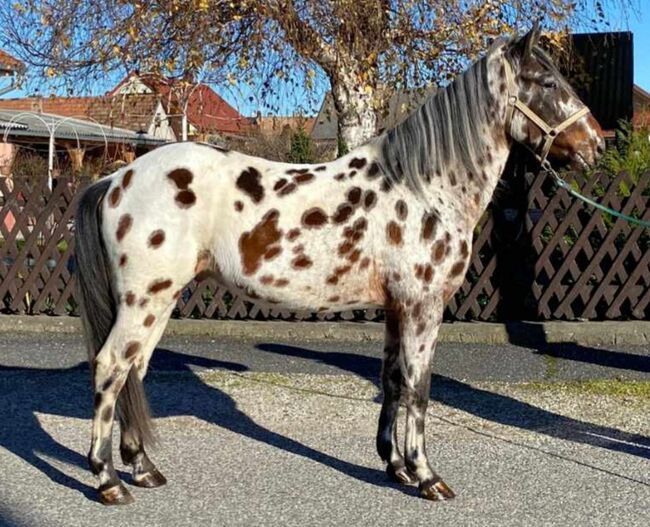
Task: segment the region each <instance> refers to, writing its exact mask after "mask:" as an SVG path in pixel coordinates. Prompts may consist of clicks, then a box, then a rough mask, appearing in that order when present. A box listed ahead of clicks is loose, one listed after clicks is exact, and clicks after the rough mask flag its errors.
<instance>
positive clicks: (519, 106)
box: [505, 60, 589, 165]
mask: <svg viewBox="0 0 650 527" xmlns="http://www.w3.org/2000/svg"><path fill="white" fill-rule="evenodd" d="M505 71H506V82H507V86H508V108H507V109H506V131H507V132H508V134H509V135H510V137H512V117H513V115H514V113H515V110H519V111H520V112H521V113H523V114H524V116H526V117H527V118H528V119H529V120H530V121H532V122H533V123H534V124H535V126H537V127H538V128H539V129H540V130H541V131H542V136H543V137H544V144H543V145H542V151H541V153H539V154H538V153H537V152H535V151H533V150H531V152H532V153H533V155H534V156H535V157H536V158H537V160H538V161H539V162H540V163H541V164H542V165H544V164H546V158H547V157H548V153H549V151H550V150H551V146H552V145H553V142H554V141H555V139H556V138H557V136H558V135H560V134H561V133H562V132H563V131H564V130H566V129H567V128H569V126H571V125H572V124H574V123H575V122H576V121H578V120H580V119H581V118H582V117H584V116H585V115H587V114H588V113H589V108H587V107H586V106H584V107H583V108H581V109H580V110H578V111H577V112H575V113H574V114H572V115H570V116H569V117H568V118H567V119H565V120H564V121H562V122H561V123H560V124H558V125H557V126H550V125H549V124H548V123H547V122H546V121H545V120H544V119H542V118H541V117H540V116H539V115H537V114H536V113H535V112H534V111H533V110H531V109H530V108H529V107H528V106H526V105H525V104H524V103H523V102H521V101H520V100H519V96H518V95H517V90H516V84H515V81H514V78H513V73H512V67H511V66H510V63H509V62H508V61H507V60H505ZM511 90H512V91H511Z"/></svg>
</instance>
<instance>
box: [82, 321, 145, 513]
mask: <svg viewBox="0 0 650 527" xmlns="http://www.w3.org/2000/svg"><path fill="white" fill-rule="evenodd" d="M145 337H146V334H145V332H144V331H143V330H142V328H140V327H139V325H138V324H136V323H135V322H133V321H131V320H129V317H128V315H125V313H124V310H123V309H121V310H120V311H119V312H118V316H117V319H116V322H115V325H114V326H113V329H112V330H111V332H110V334H109V336H108V338H107V340H106V342H105V343H104V345H103V346H102V348H101V350H100V351H99V353H98V354H97V357H96V358H95V360H94V362H93V365H92V368H93V385H94V391H95V404H94V415H93V425H92V440H91V446H90V452H89V454H88V462H89V464H90V468H91V470H92V472H93V474H95V475H96V476H97V477H98V478H99V499H100V501H101V502H102V503H104V504H107V505H121V504H127V503H131V502H132V501H133V497H132V496H131V494H130V493H129V491H128V490H127V489H126V487H125V486H124V485H123V484H122V482H121V481H120V479H119V477H118V476H117V472H116V471H115V468H114V466H113V455H112V445H111V432H112V429H113V419H114V415H115V404H116V402H117V398H118V396H119V394H120V391H121V390H122V388H123V386H124V383H125V382H126V380H127V377H128V375H129V373H130V371H131V367H132V365H133V363H132V357H133V356H134V355H135V353H134V350H137V348H139V347H140V345H141V344H140V343H141V342H142V341H143V340H144V338H145Z"/></svg>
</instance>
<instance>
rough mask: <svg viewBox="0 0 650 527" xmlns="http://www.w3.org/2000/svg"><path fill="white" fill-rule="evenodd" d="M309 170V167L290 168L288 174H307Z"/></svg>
mask: <svg viewBox="0 0 650 527" xmlns="http://www.w3.org/2000/svg"><path fill="white" fill-rule="evenodd" d="M307 172H309V169H308V168H290V169H289V170H287V174H306V173H307Z"/></svg>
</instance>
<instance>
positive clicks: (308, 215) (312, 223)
mask: <svg viewBox="0 0 650 527" xmlns="http://www.w3.org/2000/svg"><path fill="white" fill-rule="evenodd" d="M301 221H302V224H303V225H304V226H305V227H309V228H316V229H317V228H319V227H322V226H323V225H325V223H327V214H325V211H323V209H321V208H320V207H313V208H311V209H309V210H306V211H305V212H304V214H303V215H302V220H301Z"/></svg>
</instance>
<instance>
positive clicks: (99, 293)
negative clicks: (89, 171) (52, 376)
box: [75, 179, 154, 444]
mask: <svg viewBox="0 0 650 527" xmlns="http://www.w3.org/2000/svg"><path fill="white" fill-rule="evenodd" d="M110 183H111V180H110V179H104V180H102V181H99V182H98V183H95V184H94V185H92V186H90V187H88V189H86V191H85V192H84V193H83V195H82V196H81V199H80V200H79V205H78V208H77V215H76V220H75V253H76V259H77V265H76V278H77V295H76V298H77V302H78V303H79V311H80V314H81V321H82V324H83V328H84V333H85V336H86V347H87V348H88V362H89V364H90V370H91V372H92V376H93V379H94V361H95V357H96V355H97V353H98V352H99V350H100V349H101V348H102V346H103V345H104V342H106V339H107V338H108V335H109V333H110V332H111V329H112V328H113V325H114V324H115V318H116V315H117V304H116V295H115V291H114V290H113V287H112V283H113V282H112V276H111V267H110V262H109V260H108V255H107V253H106V247H105V245H104V239H103V236H102V215H101V204H102V200H103V198H104V195H105V194H106V191H107V190H108V187H109V185H110ZM117 413H118V416H119V419H120V423H121V424H122V426H126V428H127V429H130V430H132V431H133V432H134V433H136V434H137V435H139V436H140V438H141V440H142V442H143V444H151V443H153V442H154V434H153V430H152V427H151V415H150V411H149V405H148V404H147V398H146V395H145V393H144V389H143V387H142V382H141V381H140V379H139V378H138V375H137V373H136V371H135V369H134V368H131V371H130V372H129V375H128V377H127V380H126V383H125V384H124V387H123V388H122V390H121V391H120V395H119V397H118V400H117Z"/></svg>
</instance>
